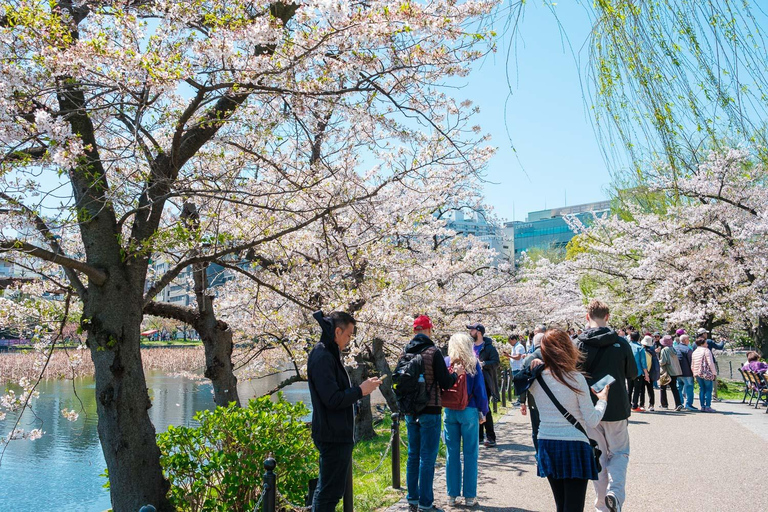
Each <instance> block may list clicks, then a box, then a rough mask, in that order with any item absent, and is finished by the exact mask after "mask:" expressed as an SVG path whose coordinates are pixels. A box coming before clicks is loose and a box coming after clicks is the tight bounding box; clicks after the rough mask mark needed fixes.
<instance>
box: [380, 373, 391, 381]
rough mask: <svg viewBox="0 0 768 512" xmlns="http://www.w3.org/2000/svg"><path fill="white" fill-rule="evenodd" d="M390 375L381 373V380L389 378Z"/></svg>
mask: <svg viewBox="0 0 768 512" xmlns="http://www.w3.org/2000/svg"><path fill="white" fill-rule="evenodd" d="M388 377H389V375H388V374H384V375H379V380H380V381H383V380H384V379H386V378H388Z"/></svg>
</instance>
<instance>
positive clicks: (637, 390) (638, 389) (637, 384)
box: [630, 377, 653, 409]
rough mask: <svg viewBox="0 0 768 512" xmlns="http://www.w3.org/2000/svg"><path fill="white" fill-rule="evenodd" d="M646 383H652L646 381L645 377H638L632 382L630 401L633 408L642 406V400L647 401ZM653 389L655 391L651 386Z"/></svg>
mask: <svg viewBox="0 0 768 512" xmlns="http://www.w3.org/2000/svg"><path fill="white" fill-rule="evenodd" d="M645 384H650V383H647V382H645V377H637V378H636V379H635V381H634V383H633V384H632V395H631V396H630V401H631V402H632V408H633V409H634V408H636V407H639V406H640V401H642V402H643V403H644V402H645ZM651 391H653V387H651Z"/></svg>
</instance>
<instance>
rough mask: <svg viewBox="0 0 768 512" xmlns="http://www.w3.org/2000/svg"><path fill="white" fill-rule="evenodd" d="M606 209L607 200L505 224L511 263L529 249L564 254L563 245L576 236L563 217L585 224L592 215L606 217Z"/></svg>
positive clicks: (554, 209)
mask: <svg viewBox="0 0 768 512" xmlns="http://www.w3.org/2000/svg"><path fill="white" fill-rule="evenodd" d="M610 209H611V203H610V201H599V202H596V203H587V204H579V205H575V206H564V207H562V208H552V209H549V210H539V211H535V212H529V213H528V217H527V218H526V220H525V222H521V221H512V222H505V223H504V228H503V232H504V235H505V237H506V238H508V239H509V241H510V245H511V251H510V252H511V253H512V254H514V259H515V261H517V260H518V259H520V257H521V256H522V255H523V253H524V252H528V251H530V250H531V249H541V250H553V249H554V250H562V251H565V246H566V245H568V242H570V241H571V239H572V238H573V237H574V236H575V235H576V233H574V232H573V231H571V229H570V228H569V227H568V224H567V223H566V221H565V219H564V218H563V217H565V216H566V215H575V216H576V217H577V218H579V220H581V221H582V222H583V223H585V224H589V223H590V222H591V220H592V219H593V218H594V216H595V215H607V214H608V213H609V212H610Z"/></svg>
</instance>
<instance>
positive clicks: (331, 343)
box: [307, 311, 363, 443]
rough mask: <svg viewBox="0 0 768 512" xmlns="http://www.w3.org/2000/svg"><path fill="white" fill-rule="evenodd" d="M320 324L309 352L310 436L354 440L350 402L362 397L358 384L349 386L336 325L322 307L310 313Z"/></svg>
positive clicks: (323, 439)
mask: <svg viewBox="0 0 768 512" xmlns="http://www.w3.org/2000/svg"><path fill="white" fill-rule="evenodd" d="M312 316H313V317H314V318H315V320H317V322H318V323H319V324H320V327H321V329H322V334H321V335H320V342H319V343H318V344H317V345H315V346H314V348H313V349H312V352H310V353H309V360H308V361H307V380H308V381H309V395H310V397H311V399H312V439H313V440H314V441H315V442H316V443H353V442H354V436H355V417H354V411H353V405H354V404H355V402H357V401H358V400H360V399H361V398H362V397H363V390H362V389H360V386H352V383H351V381H350V380H349V375H348V374H347V371H346V370H345V369H344V364H343V363H342V362H341V352H340V351H339V346H338V345H337V344H336V339H335V329H334V325H333V322H332V321H331V319H330V318H328V317H324V316H323V312H322V311H317V312H315V313H314V314H313V315H312Z"/></svg>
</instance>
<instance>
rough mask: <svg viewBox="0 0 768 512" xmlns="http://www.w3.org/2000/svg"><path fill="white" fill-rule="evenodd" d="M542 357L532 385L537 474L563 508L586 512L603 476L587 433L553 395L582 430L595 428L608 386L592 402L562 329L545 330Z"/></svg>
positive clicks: (560, 511) (566, 511)
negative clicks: (591, 484) (590, 486)
mask: <svg viewBox="0 0 768 512" xmlns="http://www.w3.org/2000/svg"><path fill="white" fill-rule="evenodd" d="M541 355H542V358H543V361H544V371H543V372H542V373H541V375H540V376H539V377H538V378H537V379H536V381H534V382H533V383H532V384H531V387H530V393H531V394H532V395H533V396H534V397H535V400H536V403H537V404H538V408H539V416H540V418H541V425H540V426H539V433H538V438H539V449H538V451H537V454H536V462H537V474H538V475H539V476H540V477H544V478H547V480H548V481H549V485H550V487H551V488H552V494H553V495H554V498H555V504H556V506H557V511H558V512H582V511H583V510H584V500H585V498H586V494H587V482H588V481H589V480H597V478H598V471H597V463H596V461H595V457H594V455H593V453H592V447H591V446H590V444H589V438H588V437H587V435H586V433H585V432H582V431H581V430H579V429H578V428H577V427H576V426H575V425H574V424H572V423H571V422H570V421H569V420H568V419H566V417H565V416H564V415H563V413H562V412H561V411H560V410H559V408H558V407H557V405H555V403H554V402H553V400H552V398H554V399H555V400H556V401H557V402H559V403H560V405H561V406H562V408H564V409H565V410H566V411H567V413H568V414H569V415H570V416H571V417H572V418H573V419H575V420H576V421H577V422H578V423H579V424H580V425H581V426H582V429H583V428H584V427H583V425H586V427H587V428H595V427H596V426H597V425H598V423H599V422H600V419H601V418H602V417H603V414H604V412H605V409H606V406H607V399H608V392H609V388H608V387H606V388H605V389H603V390H602V391H600V393H598V394H597V402H596V403H595V404H594V405H593V403H592V400H591V399H590V389H589V387H588V386H587V381H586V379H585V378H584V375H582V374H581V373H580V372H579V371H578V370H577V364H578V362H579V359H580V353H579V351H578V350H577V349H576V346H575V345H574V344H573V342H572V341H571V339H570V337H569V336H568V334H567V333H565V332H563V331H561V330H558V329H552V330H549V331H547V332H546V333H545V334H544V338H543V339H542V341H541ZM547 390H548V391H549V393H548V392H547ZM550 394H551V396H550Z"/></svg>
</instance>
